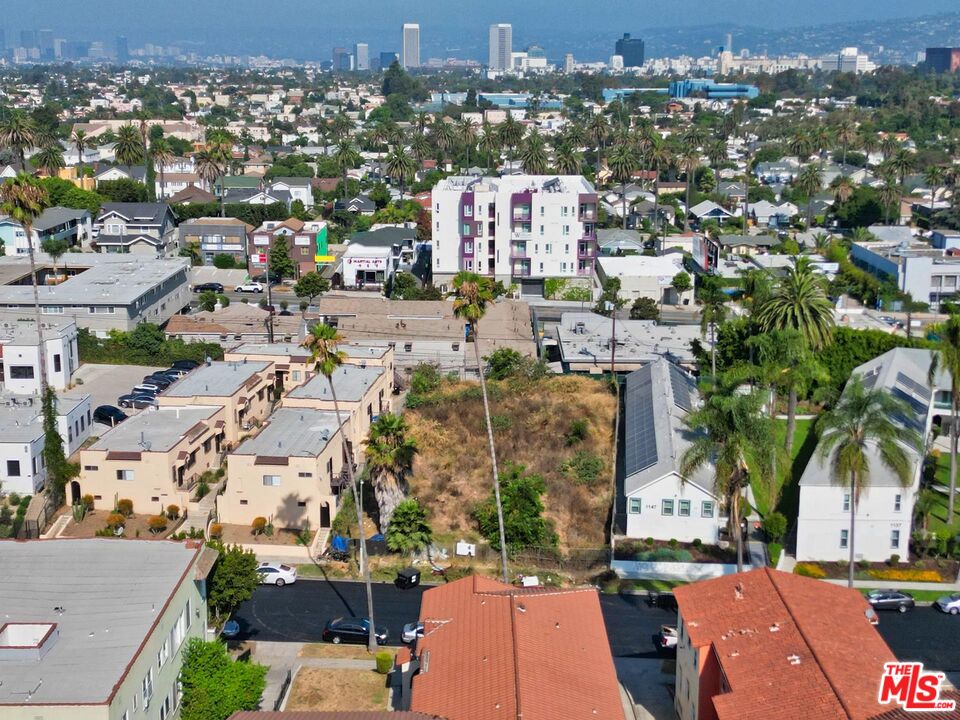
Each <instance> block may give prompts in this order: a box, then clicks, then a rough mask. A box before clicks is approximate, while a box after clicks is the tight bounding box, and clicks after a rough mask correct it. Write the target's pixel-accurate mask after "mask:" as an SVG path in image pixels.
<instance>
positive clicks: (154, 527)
mask: <svg viewBox="0 0 960 720" xmlns="http://www.w3.org/2000/svg"><path fill="white" fill-rule="evenodd" d="M147 527H149V528H150V532H152V533H153V534H154V535H156V534H158V533H162V532H163V531H164V530H166V529H167V516H166V515H151V516H150V518H149V519H148V520H147Z"/></svg>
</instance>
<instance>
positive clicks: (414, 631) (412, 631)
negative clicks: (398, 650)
mask: <svg viewBox="0 0 960 720" xmlns="http://www.w3.org/2000/svg"><path fill="white" fill-rule="evenodd" d="M422 637H423V623H422V622H412V623H407V624H406V625H404V626H403V633H402V634H401V636H400V639H401V640H403V642H404V643H407V644H409V643H412V642H413V641H414V640H416V639H417V638H422Z"/></svg>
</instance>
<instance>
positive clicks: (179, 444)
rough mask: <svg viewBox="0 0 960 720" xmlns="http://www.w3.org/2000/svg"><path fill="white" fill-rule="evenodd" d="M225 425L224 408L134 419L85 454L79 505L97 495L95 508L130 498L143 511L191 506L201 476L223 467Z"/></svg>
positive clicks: (158, 412)
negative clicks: (188, 504)
mask: <svg viewBox="0 0 960 720" xmlns="http://www.w3.org/2000/svg"><path fill="white" fill-rule="evenodd" d="M225 426H226V412H225V411H224V408H223V406H221V405H216V406H214V405H191V406H186V407H181V406H174V407H159V408H156V409H152V410H146V411H144V412H141V413H139V414H137V415H134V416H133V417H131V418H129V419H127V420H125V421H123V422H122V423H120V424H119V425H117V426H116V427H114V428H112V429H111V430H109V431H107V432H106V433H104V434H103V436H102V437H101V438H100V439H99V440H98V441H97V442H95V443H94V444H93V445H91V446H90V447H88V448H85V449H84V450H81V451H80V476H79V478H78V479H77V480H75V481H74V482H73V483H72V484H71V485H72V487H73V493H74V501H76V500H77V499H79V498H80V497H82V496H83V495H93V500H94V507H96V508H97V509H100V510H103V509H107V510H109V509H110V508H112V507H113V506H114V502H115V501H116V499H117V498H127V499H130V500H132V501H133V508H134V512H137V513H159V512H164V511H165V508H166V507H167V506H168V505H177V506H179V507H180V508H186V507H187V503H188V502H189V500H190V497H191V496H192V494H193V493H194V490H195V489H196V486H197V483H198V481H199V478H200V475H202V474H203V473H204V472H205V471H207V470H211V469H212V470H216V469H217V468H218V467H220V453H221V451H222V450H223V447H224V442H225V429H224V428H225Z"/></svg>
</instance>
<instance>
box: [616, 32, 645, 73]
mask: <svg viewBox="0 0 960 720" xmlns="http://www.w3.org/2000/svg"><path fill="white" fill-rule="evenodd" d="M615 53H616V54H617V55H619V56H620V57H622V58H623V66H624V67H628V68H638V67H643V61H644V59H645V58H644V43H643V40H641V39H640V38H632V37H630V33H624V34H623V37H622V38H620V39H619V40H617V45H616V51H615Z"/></svg>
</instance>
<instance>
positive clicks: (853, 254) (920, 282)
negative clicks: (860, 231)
mask: <svg viewBox="0 0 960 720" xmlns="http://www.w3.org/2000/svg"><path fill="white" fill-rule="evenodd" d="M850 259H851V260H852V261H853V263H854V264H855V265H857V266H858V267H860V268H862V269H863V270H866V271H867V272H869V273H871V274H872V275H875V276H876V277H878V278H880V279H881V280H883V279H886V280H890V281H892V282H894V283H895V284H896V286H897V288H898V289H899V290H902V291H903V292H905V293H907V294H908V295H909V296H910V297H911V298H913V299H914V300H916V301H917V302H924V303H929V304H930V307H931V309H933V310H936V309H938V308H939V307H940V302H941V300H952V299H953V298H954V297H955V296H956V295H957V292H958V291H960V257H958V256H955V255H952V254H947V252H946V251H945V250H943V249H939V248H935V247H932V246H931V245H929V244H927V243H925V242H909V241H900V242H884V241H878V242H855V243H853V245H852V246H851V248H850Z"/></svg>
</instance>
